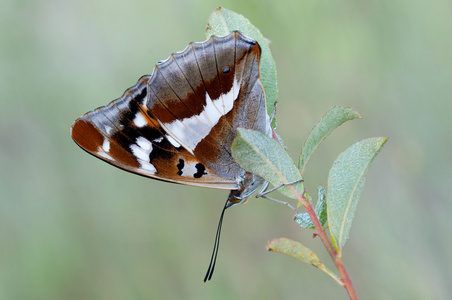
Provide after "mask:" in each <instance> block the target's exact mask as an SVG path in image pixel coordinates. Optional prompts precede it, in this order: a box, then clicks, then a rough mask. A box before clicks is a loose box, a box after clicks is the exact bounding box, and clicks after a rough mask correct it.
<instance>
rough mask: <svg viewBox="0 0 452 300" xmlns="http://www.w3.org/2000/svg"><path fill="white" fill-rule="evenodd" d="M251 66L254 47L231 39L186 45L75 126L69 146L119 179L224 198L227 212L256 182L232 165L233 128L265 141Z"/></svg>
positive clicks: (239, 37)
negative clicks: (139, 178) (223, 192)
mask: <svg viewBox="0 0 452 300" xmlns="http://www.w3.org/2000/svg"><path fill="white" fill-rule="evenodd" d="M259 59H260V47H259V45H258V44H257V42H255V41H254V40H252V39H250V38H248V37H246V36H244V35H243V34H241V33H240V32H237V31H235V32H231V33H230V34H229V35H226V36H224V37H217V36H212V37H210V38H209V39H208V40H206V41H204V42H202V43H190V44H189V45H188V46H187V48H186V49H185V50H183V51H181V52H176V53H174V54H172V55H171V56H170V57H169V58H168V59H167V60H165V61H162V62H159V63H158V64H157V65H156V66H155V68H154V71H153V73H152V75H145V76H143V77H141V78H140V79H139V81H138V82H137V84H135V85H134V86H132V87H131V88H129V89H127V90H126V91H125V93H124V94H123V96H122V97H120V98H118V99H116V100H114V101H112V102H111V103H110V104H108V105H106V106H102V107H99V108H97V109H95V110H93V111H91V112H88V113H86V114H85V115H83V116H82V117H80V118H79V119H77V120H76V121H75V122H74V124H73V125H72V128H71V135H72V138H73V139H74V141H75V142H76V143H77V144H78V145H79V146H80V147H81V148H82V149H84V150H85V151H87V152H88V153H90V154H92V155H94V156H96V157H98V158H100V159H102V160H104V161H106V162H108V163H110V164H112V165H114V166H116V167H119V168H121V169H124V170H126V171H129V172H132V173H136V174H139V175H143V176H147V177H151V178H154V179H158V180H163V181H168V182H173V183H180V184H186V185H192V186H199V187H208V188H216V189H227V190H231V193H230V195H229V198H228V199H229V201H230V204H231V205H232V204H235V203H240V202H242V201H244V200H245V199H246V198H247V197H248V196H249V195H251V194H252V193H253V192H254V191H256V190H257V189H258V188H259V186H261V185H262V183H263V182H264V181H263V179H261V178H259V177H257V176H255V175H253V174H251V173H248V172H246V171H245V170H244V169H242V168H241V167H240V166H239V165H238V164H237V163H236V162H235V161H234V158H233V157H232V155H231V145H232V142H233V140H234V139H235V137H236V136H237V128H239V127H242V128H247V129H254V130H257V131H260V132H262V133H265V134H267V135H269V136H271V127H270V122H269V117H268V115H267V109H266V101H265V94H264V90H263V87H262V85H261V83H260V81H259V77H260V74H259Z"/></svg>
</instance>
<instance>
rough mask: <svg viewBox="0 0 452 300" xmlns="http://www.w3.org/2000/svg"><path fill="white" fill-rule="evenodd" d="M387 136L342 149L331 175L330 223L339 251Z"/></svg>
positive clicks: (329, 192)
mask: <svg viewBox="0 0 452 300" xmlns="http://www.w3.org/2000/svg"><path fill="white" fill-rule="evenodd" d="M387 140H388V138H386V137H378V138H369V139H366V140H363V141H360V142H357V143H356V144H354V145H352V146H351V147H350V148H348V149H347V150H345V151H344V152H342V153H341V154H340V155H339V157H338V158H337V159H336V161H335V162H334V164H333V167H332V168H331V170H330V174H329V176H328V198H327V203H328V205H327V211H328V224H329V227H330V233H331V238H332V240H333V243H334V245H335V247H336V249H337V251H338V253H339V255H341V253H342V247H343V246H344V245H345V242H346V240H347V238H348V235H349V232H350V227H351V225H352V220H353V216H354V214H355V210H356V205H357V204H358V200H359V196H360V194H361V191H362V189H363V186H364V180H365V177H366V174H367V171H368V169H369V167H370V165H371V163H372V161H373V160H374V158H375V157H376V156H377V154H378V153H379V152H380V150H381V148H382V147H383V145H384V144H385V143H386V141H387Z"/></svg>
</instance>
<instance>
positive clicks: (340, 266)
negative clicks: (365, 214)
mask: <svg viewBox="0 0 452 300" xmlns="http://www.w3.org/2000/svg"><path fill="white" fill-rule="evenodd" d="M289 189H290V190H291V191H292V193H293V194H294V195H295V197H296V198H297V200H298V201H299V202H300V203H301V204H302V205H303V206H304V207H305V208H306V211H307V213H308V214H309V217H310V218H311V220H312V223H313V224H314V226H315V229H316V230H317V235H318V236H319V238H320V240H321V241H322V243H323V245H324V246H325V248H326V250H327V251H328V254H329V255H330V256H331V258H332V259H333V262H334V264H335V265H336V268H337V270H338V271H339V274H340V275H341V281H342V283H343V286H344V288H345V289H346V290H347V293H348V295H349V297H350V299H351V300H357V299H358V296H357V295H356V291H355V289H354V288H353V284H352V281H351V279H350V276H349V275H348V273H347V270H346V269H345V266H344V263H343V262H342V257H341V256H340V255H339V254H338V253H337V251H336V249H335V248H334V247H333V245H332V244H331V241H330V239H329V238H328V236H327V235H326V233H325V230H323V227H322V225H321V224H320V221H319V218H318V217H317V215H316V214H315V211H314V208H313V207H312V204H311V202H309V201H308V200H307V199H306V198H305V197H304V196H302V195H300V194H298V193H297V191H296V190H295V188H294V187H293V186H291V185H289Z"/></svg>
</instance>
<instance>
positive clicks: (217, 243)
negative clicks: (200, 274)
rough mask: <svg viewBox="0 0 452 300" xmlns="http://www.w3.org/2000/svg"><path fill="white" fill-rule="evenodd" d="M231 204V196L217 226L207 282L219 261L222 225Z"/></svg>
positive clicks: (205, 278)
mask: <svg viewBox="0 0 452 300" xmlns="http://www.w3.org/2000/svg"><path fill="white" fill-rule="evenodd" d="M230 206H231V203H230V202H229V198H228V200H226V204H225V205H224V207H223V210H222V211H221V215H220V221H219V222H218V227H217V234H216V235H215V242H214V245H213V251H212V256H211V257H210V264H209V268H208V269H207V273H206V276H205V277H204V282H206V281H207V280H210V279H211V278H212V275H213V270H214V269H215V263H216V261H217V255H218V249H220V235H221V226H222V224H223V216H224V211H225V210H226V208H228V207H230Z"/></svg>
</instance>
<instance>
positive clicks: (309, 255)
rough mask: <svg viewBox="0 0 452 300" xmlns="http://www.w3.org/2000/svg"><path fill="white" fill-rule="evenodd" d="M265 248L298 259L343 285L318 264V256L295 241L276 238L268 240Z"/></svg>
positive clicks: (321, 264) (323, 266)
mask: <svg viewBox="0 0 452 300" xmlns="http://www.w3.org/2000/svg"><path fill="white" fill-rule="evenodd" d="M266 248H267V250H268V251H272V252H277V253H282V254H285V255H288V256H291V257H294V258H296V259H299V260H301V261H303V262H305V263H308V264H311V265H313V266H314V267H316V268H318V269H320V270H322V271H323V272H325V273H327V274H328V275H330V276H331V277H332V278H333V279H334V280H336V281H337V282H338V283H339V284H341V285H343V284H342V283H341V282H340V280H339V279H338V278H337V276H336V275H334V273H333V272H331V271H330V270H329V269H328V268H327V267H326V266H325V265H324V264H323V263H321V262H320V260H319V258H318V256H317V255H316V254H315V253H314V252H312V251H311V250H310V249H309V248H307V247H305V246H304V245H303V244H301V243H299V242H297V241H294V240H291V239H287V238H276V239H272V240H269V241H268V242H267V245H266Z"/></svg>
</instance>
